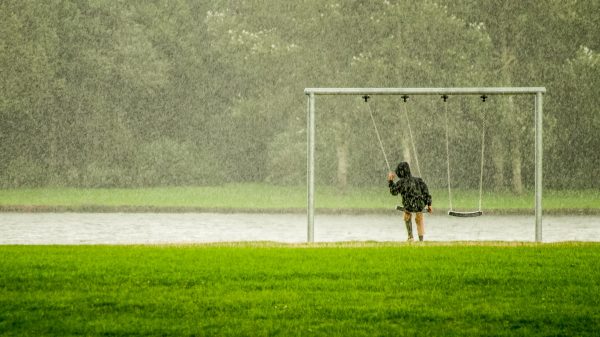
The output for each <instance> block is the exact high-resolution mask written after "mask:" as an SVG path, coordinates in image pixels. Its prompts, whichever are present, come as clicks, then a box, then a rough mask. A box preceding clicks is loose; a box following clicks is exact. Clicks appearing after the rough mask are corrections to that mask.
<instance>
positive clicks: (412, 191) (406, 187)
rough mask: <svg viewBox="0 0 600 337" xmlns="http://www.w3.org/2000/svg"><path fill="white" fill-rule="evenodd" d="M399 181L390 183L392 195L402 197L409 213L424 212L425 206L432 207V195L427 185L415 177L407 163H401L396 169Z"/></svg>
mask: <svg viewBox="0 0 600 337" xmlns="http://www.w3.org/2000/svg"><path fill="white" fill-rule="evenodd" d="M396 175H397V176H398V179H399V180H398V181H397V182H395V183H394V182H393V181H391V180H390V181H389V182H388V184H389V187H390V193H391V194H393V195H398V193H399V194H400V195H402V205H404V209H405V210H407V211H409V212H422V211H423V209H424V208H425V206H431V195H430V194H429V189H428V188H427V184H425V182H424V181H423V179H421V178H419V177H413V176H412V174H411V173H410V166H409V165H408V163H407V162H401V163H400V164H398V167H397V168H396Z"/></svg>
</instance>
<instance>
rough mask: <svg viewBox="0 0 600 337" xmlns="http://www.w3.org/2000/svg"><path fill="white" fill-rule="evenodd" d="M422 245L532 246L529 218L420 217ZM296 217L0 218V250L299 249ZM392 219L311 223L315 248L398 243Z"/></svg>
mask: <svg viewBox="0 0 600 337" xmlns="http://www.w3.org/2000/svg"><path fill="white" fill-rule="evenodd" d="M425 223H426V231H427V233H426V236H425V239H426V240H428V241H534V240H535V225H534V218H533V216H485V215H484V216H481V217H478V218H467V219H465V218H454V217H450V216H445V215H433V216H429V215H427V216H426V217H425ZM306 227H307V225H306V216H305V215H304V214H216V213H183V214H164V213H158V214H152V213H0V244H162V243H208V242H228V241H275V242H284V243H295V242H306V237H307V229H306ZM415 230H416V229H415ZM405 239H406V230H405V228H404V225H403V224H402V218H401V216H399V215H317V216H316V218H315V241H317V242H335V241H404V240H405ZM542 239H543V241H544V242H559V241H600V216H545V217H544V219H543V235H542Z"/></svg>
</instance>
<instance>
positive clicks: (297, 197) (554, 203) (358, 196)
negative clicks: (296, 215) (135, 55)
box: [0, 184, 600, 213]
mask: <svg viewBox="0 0 600 337" xmlns="http://www.w3.org/2000/svg"><path fill="white" fill-rule="evenodd" d="M432 195H433V199H434V209H436V210H440V211H442V210H444V211H445V210H446V209H447V206H448V199H447V191H445V190H433V191H432ZM478 198H479V194H478V191H460V190H456V191H454V190H453V204H454V206H455V208H458V209H460V208H462V209H476V208H477V207H478ZM533 200H534V197H533V192H532V191H529V192H527V193H524V194H522V195H514V194H511V193H486V194H485V195H484V197H483V209H484V210H491V211H497V212H510V211H521V212H522V211H532V210H533ZM399 201H400V199H399V197H393V196H391V195H390V194H389V192H388V191H387V189H386V188H385V186H384V187H377V188H355V189H350V190H347V191H345V192H344V193H340V191H338V190H336V189H335V188H331V187H317V195H316V206H317V208H318V209H321V210H339V209H342V210H366V211H380V210H388V209H390V208H391V207H393V206H394V205H395V204H397V203H399ZM543 205H544V209H545V210H547V211H559V212H560V211H561V210H564V211H565V212H569V213H572V212H573V211H577V212H584V213H585V212H587V213H589V212H600V191H597V190H584V191H551V190H548V191H545V192H544V199H543ZM52 208H56V209H66V210H74V211H95V210H103V209H106V210H128V209H132V210H167V211H168V210H178V211H186V210H220V211H227V210H232V211H234V210H246V211H253V210H256V211H264V210H272V211H277V210H295V211H303V210H304V209H305V208H306V187H305V186H300V187H282V186H268V185H261V184H241V185H224V186H217V187H169V188H145V189H73V188H41V189H5V190H0V209H5V210H7V209H8V210H10V209H16V210H27V209H32V210H35V209H52Z"/></svg>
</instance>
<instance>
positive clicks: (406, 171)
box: [396, 161, 412, 179]
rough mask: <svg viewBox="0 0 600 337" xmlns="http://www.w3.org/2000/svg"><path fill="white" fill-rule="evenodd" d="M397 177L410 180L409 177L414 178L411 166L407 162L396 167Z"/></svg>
mask: <svg viewBox="0 0 600 337" xmlns="http://www.w3.org/2000/svg"><path fill="white" fill-rule="evenodd" d="M396 175H397V176H398V178H400V179H403V178H408V177H411V176H412V175H411V174H410V166H409V165H408V163H407V162H405V161H403V162H401V163H400V164H398V167H396Z"/></svg>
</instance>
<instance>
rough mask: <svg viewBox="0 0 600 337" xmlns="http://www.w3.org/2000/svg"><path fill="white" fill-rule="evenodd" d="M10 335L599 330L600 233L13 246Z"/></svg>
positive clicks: (5, 276)
mask: <svg viewBox="0 0 600 337" xmlns="http://www.w3.org/2000/svg"><path fill="white" fill-rule="evenodd" d="M0 257H1V258H0V335H1V336H138V335H147V336H149V335H154V336H403V335H406V336H411V335H431V336H482V335H486V336H515V335H521V336H549V335H552V336H558V335H562V336H575V335H577V336H586V335H587V336H598V332H599V331H600V296H599V295H598V294H600V244H576V243H563V244H503V243H487V244H483V245H480V244H469V243H462V244H461V243H453V244H431V243H428V244H412V245H406V244H376V243H355V244H352V243H345V244H343V243H342V244H329V245H321V246H310V245H308V246H307V245H300V246H286V245H277V244H270V243H263V244H243V245H236V244H232V245H218V246H211V245H208V246H181V247H175V246H0Z"/></svg>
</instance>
